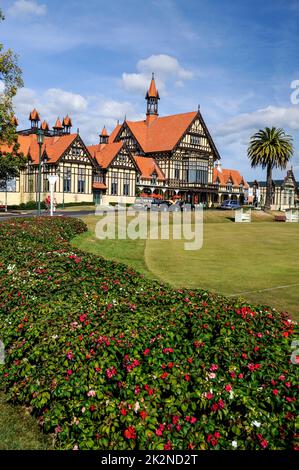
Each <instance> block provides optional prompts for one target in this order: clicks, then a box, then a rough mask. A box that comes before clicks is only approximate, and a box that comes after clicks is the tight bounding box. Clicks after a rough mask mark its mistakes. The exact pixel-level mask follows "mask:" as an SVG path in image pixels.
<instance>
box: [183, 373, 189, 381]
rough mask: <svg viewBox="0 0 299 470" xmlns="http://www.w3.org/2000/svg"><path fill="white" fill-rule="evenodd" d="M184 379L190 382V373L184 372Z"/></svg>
mask: <svg viewBox="0 0 299 470" xmlns="http://www.w3.org/2000/svg"><path fill="white" fill-rule="evenodd" d="M184 379H185V380H186V381H187V382H190V375H188V374H186V375H185V377H184Z"/></svg>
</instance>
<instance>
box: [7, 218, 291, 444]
mask: <svg viewBox="0 0 299 470" xmlns="http://www.w3.org/2000/svg"><path fill="white" fill-rule="evenodd" d="M84 230H85V226H84V224H83V223H82V222H80V221H78V220H75V219H63V218H54V219H48V218H40V219H34V220H30V219H26V220H20V219H17V220H13V221H7V222H3V223H1V225H0V281H1V283H0V312H1V313H0V332H1V333H0V338H1V340H2V341H3V342H4V344H5V347H6V364H5V366H3V370H2V375H3V380H4V384H5V386H6V390H7V394H8V396H9V397H10V398H11V400H13V401H14V402H18V403H21V404H24V405H26V406H28V407H30V409H31V411H32V413H33V414H34V415H35V416H36V417H37V419H38V421H39V423H40V424H41V425H42V426H43V429H44V431H45V432H51V433H53V434H54V435H55V442H56V447H57V448H62V449H77V448H79V449H179V450H183V449H234V448H236V449H247V450H248V449H266V448H267V449H291V448H293V447H294V418H295V413H296V403H295V392H296V387H297V385H296V379H297V375H296V366H295V365H294V364H292V363H291V362H290V355H291V341H292V338H293V334H294V326H295V325H294V323H293V322H292V321H291V320H290V319H289V318H288V317H287V315H283V314H281V315H280V314H279V313H278V312H276V311H274V310H271V309H269V308H266V307H257V306H250V305H248V304H240V303H238V302H237V301H236V300H231V299H226V298H223V297H220V296H216V295H213V294H211V293H208V292H205V291H200V290H196V291H187V290H177V291H175V290H173V289H170V288H169V287H167V286H164V285H162V284H159V283H158V282H152V281H148V280H145V279H144V278H143V277H142V276H141V275H140V274H137V273H136V272H133V271H132V270H130V269H129V268H128V267H126V266H124V265H122V264H118V263H114V262H110V261H105V260H104V259H101V258H96V257H94V256H92V255H90V254H86V253H82V252H80V251H78V250H74V248H73V247H71V246H70V244H69V240H70V238H71V237H72V236H74V235H75V234H76V233H80V232H82V231H84Z"/></svg>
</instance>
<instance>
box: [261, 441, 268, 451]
mask: <svg viewBox="0 0 299 470" xmlns="http://www.w3.org/2000/svg"><path fill="white" fill-rule="evenodd" d="M260 445H261V446H262V448H263V449H266V448H267V447H268V441H266V439H262V440H261V441H260Z"/></svg>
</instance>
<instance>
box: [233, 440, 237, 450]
mask: <svg viewBox="0 0 299 470" xmlns="http://www.w3.org/2000/svg"><path fill="white" fill-rule="evenodd" d="M232 446H233V447H234V448H235V449H236V448H237V447H238V443H237V441H232Z"/></svg>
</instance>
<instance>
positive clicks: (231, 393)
mask: <svg viewBox="0 0 299 470" xmlns="http://www.w3.org/2000/svg"><path fill="white" fill-rule="evenodd" d="M233 398H234V392H233V391H232V390H231V391H230V392H229V399H230V400H232V399H233Z"/></svg>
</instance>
